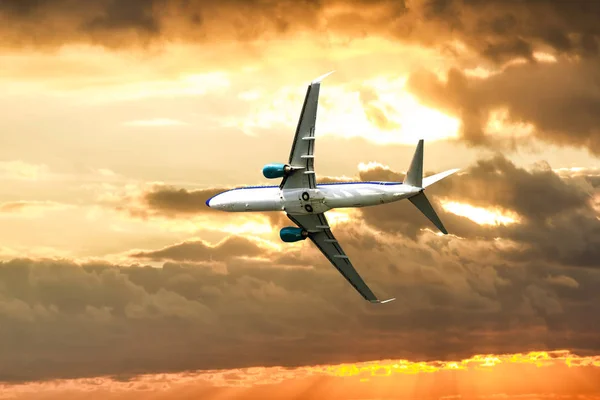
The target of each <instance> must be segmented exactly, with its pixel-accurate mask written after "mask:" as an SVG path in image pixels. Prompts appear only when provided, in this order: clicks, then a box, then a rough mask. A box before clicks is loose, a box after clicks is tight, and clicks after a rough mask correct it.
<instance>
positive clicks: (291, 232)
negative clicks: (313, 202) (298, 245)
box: [279, 226, 308, 243]
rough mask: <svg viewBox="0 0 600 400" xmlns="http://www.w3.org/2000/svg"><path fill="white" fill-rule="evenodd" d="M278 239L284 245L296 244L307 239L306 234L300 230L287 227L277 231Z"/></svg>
mask: <svg viewBox="0 0 600 400" xmlns="http://www.w3.org/2000/svg"><path fill="white" fill-rule="evenodd" d="M279 237H280V238H281V240H283V241H284V242H286V243H292V242H297V241H299V240H304V239H306V238H307V237H308V232H306V231H305V230H304V229H302V228H296V227H292V226H287V227H285V228H282V229H281V231H279Z"/></svg>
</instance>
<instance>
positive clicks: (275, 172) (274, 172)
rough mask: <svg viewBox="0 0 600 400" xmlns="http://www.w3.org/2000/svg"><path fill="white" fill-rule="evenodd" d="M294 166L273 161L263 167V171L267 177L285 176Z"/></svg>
mask: <svg viewBox="0 0 600 400" xmlns="http://www.w3.org/2000/svg"><path fill="white" fill-rule="evenodd" d="M291 170H292V168H291V167H290V166H289V165H288V164H280V163H273V164H267V165H265V166H264V167H263V170H262V173H263V175H264V177H265V178H267V179H276V178H283V177H284V176H285V175H286V174H288V173H289V172H290V171H291Z"/></svg>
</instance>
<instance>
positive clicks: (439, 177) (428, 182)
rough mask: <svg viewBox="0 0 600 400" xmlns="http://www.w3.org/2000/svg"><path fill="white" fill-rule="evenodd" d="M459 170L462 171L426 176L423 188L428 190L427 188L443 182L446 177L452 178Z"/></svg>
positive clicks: (451, 170) (454, 170)
mask: <svg viewBox="0 0 600 400" xmlns="http://www.w3.org/2000/svg"><path fill="white" fill-rule="evenodd" d="M459 170H460V168H456V169H449V170H448V171H444V172H440V173H439V174H435V175H431V176H426V177H425V178H423V186H421V187H423V188H426V187H427V186H430V185H433V184H434V183H436V182H437V181H441V180H442V179H444V178H445V177H447V176H450V175H452V174H453V173H455V172H457V171H459Z"/></svg>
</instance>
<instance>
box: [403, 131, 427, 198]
mask: <svg viewBox="0 0 600 400" xmlns="http://www.w3.org/2000/svg"><path fill="white" fill-rule="evenodd" d="M422 182H423V139H421V140H419V144H418V145H417V149H416V150H415V155H414V156H413V159H412V162H411V163H410V167H409V168H408V171H407V172H406V176H405V177H404V184H405V185H410V186H414V187H418V188H420V187H422Z"/></svg>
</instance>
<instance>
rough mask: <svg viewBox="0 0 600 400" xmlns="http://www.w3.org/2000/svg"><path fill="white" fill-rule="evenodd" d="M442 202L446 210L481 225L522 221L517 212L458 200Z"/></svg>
mask: <svg viewBox="0 0 600 400" xmlns="http://www.w3.org/2000/svg"><path fill="white" fill-rule="evenodd" d="M440 202H441V203H442V207H443V208H444V210H446V211H448V212H451V213H453V214H456V215H459V216H461V217H465V218H468V219H470V220H471V221H473V222H475V223H477V224H479V225H510V224H514V223H517V222H519V221H520V218H519V216H518V215H517V214H515V213H513V212H510V211H507V210H500V209H489V208H482V207H474V206H471V205H469V204H465V203H459V202H456V201H445V200H440Z"/></svg>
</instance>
